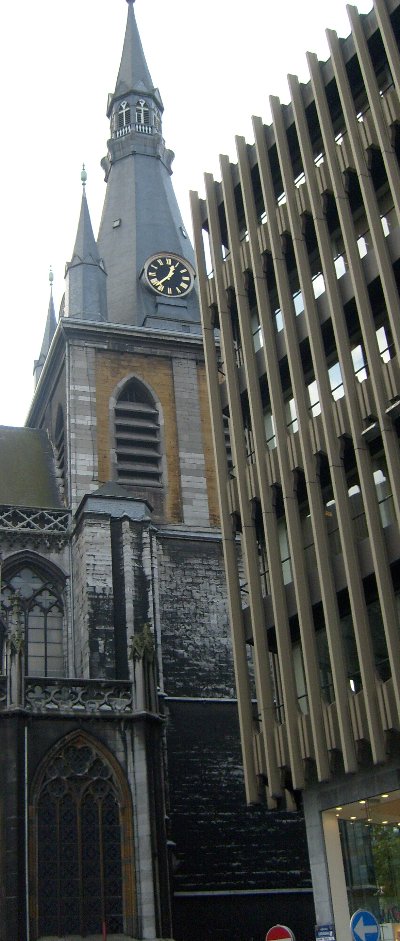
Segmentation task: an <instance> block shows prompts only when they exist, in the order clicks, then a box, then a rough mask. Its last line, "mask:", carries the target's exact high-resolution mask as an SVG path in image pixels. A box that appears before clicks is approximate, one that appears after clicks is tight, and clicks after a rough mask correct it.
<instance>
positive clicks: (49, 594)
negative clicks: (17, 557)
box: [0, 565, 64, 676]
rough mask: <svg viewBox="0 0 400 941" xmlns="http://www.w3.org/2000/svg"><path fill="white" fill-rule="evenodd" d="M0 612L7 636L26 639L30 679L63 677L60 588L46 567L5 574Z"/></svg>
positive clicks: (27, 665) (19, 568) (27, 668)
mask: <svg viewBox="0 0 400 941" xmlns="http://www.w3.org/2000/svg"><path fill="white" fill-rule="evenodd" d="M0 612H1V615H2V619H3V621H4V624H5V630H6V634H7V635H11V634H15V633H20V634H22V637H23V639H24V650H25V672H26V673H27V675H28V676H64V651H63V602H62V591H61V586H60V585H59V584H57V583H56V581H55V579H54V578H53V577H52V576H50V575H48V574H47V573H46V571H45V569H44V568H43V569H42V568H41V567H40V568H39V567H38V568H35V567H34V566H33V565H32V566H31V565H21V567H18V568H13V569H12V570H11V571H10V572H9V573H8V572H7V569H5V571H3V575H2V584H1V593H0Z"/></svg>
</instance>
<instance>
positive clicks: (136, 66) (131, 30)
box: [112, 0, 160, 100]
mask: <svg viewBox="0 0 400 941" xmlns="http://www.w3.org/2000/svg"><path fill="white" fill-rule="evenodd" d="M128 3H129V7H128V19H127V24H126V31H125V39H124V46H123V50H122V56H121V64H120V67H119V72H118V78H117V84H116V86H115V92H114V95H113V96H112V97H113V98H118V97H120V96H121V95H126V94H128V93H129V92H138V93H140V92H144V93H145V94H149V93H150V94H151V95H153V96H155V97H158V100H160V99H159V92H158V89H155V88H154V86H153V82H152V79H151V75H150V72H149V69H148V65H147V62H146V58H145V54H144V52H143V46H142V42H141V39H140V35H139V30H138V28H137V24H136V18H135V11H134V9H133V2H132V0H128Z"/></svg>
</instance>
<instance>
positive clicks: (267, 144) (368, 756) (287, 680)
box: [192, 0, 400, 941]
mask: <svg viewBox="0 0 400 941" xmlns="http://www.w3.org/2000/svg"><path fill="white" fill-rule="evenodd" d="M348 12H349V18H350V25H351V34H350V35H349V36H348V38H346V39H339V38H338V36H337V35H336V34H335V33H334V32H332V31H328V33H327V37H328V42H329V47H330V57H329V59H328V61H326V62H319V61H318V60H317V58H316V56H315V55H309V56H308V65H309V72H310V81H309V82H308V84H300V83H299V81H298V79H297V78H296V77H295V76H292V75H291V76H289V84H290V93H291V101H290V104H288V105H281V104H280V102H279V100H278V99H277V98H274V97H272V98H271V99H270V105H271V111H272V118H273V122H272V124H271V125H270V126H264V125H263V123H262V121H261V120H260V119H259V118H254V125H253V126H254V136H255V143H254V144H251V145H250V144H246V142H245V140H244V139H242V138H238V139H237V163H235V164H231V163H230V162H229V160H228V158H227V157H224V156H223V157H221V163H220V167H221V182H215V181H214V179H213V178H212V177H211V176H210V175H207V176H206V178H205V187H206V197H205V199H199V198H198V196H197V194H192V212H193V219H194V226H195V249H196V256H197V265H198V273H199V283H200V294H201V308H202V322H203V332H204V343H205V354H206V364H207V374H208V388H209V398H210V403H211V413H212V426H213V436H214V449H215V457H216V462H217V471H218V481H219V500H220V510H221V518H222V529H223V540H224V553H225V567H226V574H227V580H228V585H229V603H230V617H231V625H232V632H233V640H234V650H235V667H236V682H237V690H238V697H239V704H240V723H241V739H242V749H243V758H244V768H245V776H246V783H247V795H248V799H249V801H252V800H254V799H255V798H256V795H257V789H258V787H259V782H260V780H262V781H263V782H264V787H265V795H266V799H267V801H268V803H269V806H270V807H273V806H275V805H276V802H277V801H278V802H279V801H280V800H281V796H282V794H283V793H284V792H285V790H286V791H289V792H290V793H292V794H297V793H300V792H302V795H303V802H304V808H305V816H306V826H307V833H308V845H309V852H310V859H311V869H312V879H313V887H314V896H315V906H316V922H317V924H318V925H319V926H322V925H332V924H334V925H335V928H336V937H337V938H338V939H339V941H348V939H349V937H350V930H349V920H350V915H351V914H352V912H354V911H355V910H356V909H358V908H362V909H363V908H366V909H368V910H371V911H373V912H374V913H375V915H376V917H377V919H378V920H379V921H380V923H381V924H383V925H385V928H384V932H386V933H385V934H384V937H385V938H386V937H388V938H389V937H390V938H393V937H396V938H397V934H396V930H397V928H395V927H394V923H397V922H400V866H399V860H400V752H399V732H400V644H399V611H400V531H399V522H400V450H399V431H400V367H399V362H400V316H399V314H400V305H399V276H400V227H399V223H400V170H399V158H400V99H399V93H400V56H399V49H398V46H399V41H400V4H399V3H398V0H375V2H374V7H373V10H372V11H371V12H370V13H369V14H368V15H362V16H359V15H358V13H357V10H356V9H355V7H352V6H350V7H349V8H348ZM288 66H290V63H288ZM227 442H228V443H229V447H228V448H227ZM238 544H239V545H240V549H241V558H242V560H243V564H244V572H243V573H242V572H241V571H240V568H239V565H238V553H237V547H238ZM250 652H251V654H252V660H253V665H254V677H255V690H256V700H257V708H256V709H255V710H254V704H253V701H252V696H253V690H252V678H251V676H250V675H249V653H250Z"/></svg>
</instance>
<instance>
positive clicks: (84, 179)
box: [81, 163, 87, 192]
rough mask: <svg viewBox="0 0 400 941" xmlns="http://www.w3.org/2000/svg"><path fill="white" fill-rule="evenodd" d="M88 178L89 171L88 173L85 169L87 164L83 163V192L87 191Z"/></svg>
mask: <svg viewBox="0 0 400 941" xmlns="http://www.w3.org/2000/svg"><path fill="white" fill-rule="evenodd" d="M86 180H87V173H86V170H85V164H84V163H83V164H82V170H81V183H82V186H83V192H85V186H86Z"/></svg>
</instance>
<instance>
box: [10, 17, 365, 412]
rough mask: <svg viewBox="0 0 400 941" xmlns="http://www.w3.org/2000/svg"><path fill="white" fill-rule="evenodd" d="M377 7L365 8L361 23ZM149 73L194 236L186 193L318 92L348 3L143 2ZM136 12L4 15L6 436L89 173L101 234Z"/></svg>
mask: <svg viewBox="0 0 400 941" xmlns="http://www.w3.org/2000/svg"><path fill="white" fill-rule="evenodd" d="M371 5H372V2H371V0H360V2H359V3H358V4H357V6H358V10H359V11H360V13H365V12H368V10H369V9H370V8H371ZM135 13H136V18H137V22H138V25H139V29H140V33H141V37H142V43H143V46H144V50H145V54H146V58H147V62H148V65H149V69H150V72H151V75H152V79H153V82H154V84H155V85H157V86H158V87H159V89H160V92H161V96H162V99H163V103H164V108H165V111H164V120H163V132H164V137H165V141H166V144H167V146H168V147H170V148H171V149H172V150H173V151H174V152H175V154H176V159H175V162H174V176H173V180H174V185H175V190H176V193H177V196H178V200H179V203H180V206H181V210H182V213H183V217H184V220H185V223H186V225H187V227H188V228H189V231H190V214H189V201H188V191H189V189H195V190H198V191H199V192H200V193H203V174H204V172H205V171H208V172H209V171H211V172H212V173H214V175H215V176H216V177H219V170H218V155H219V154H220V153H227V154H229V155H230V157H231V158H232V159H234V158H235V148H234V137H235V134H244V135H245V136H246V138H247V140H248V141H252V132H251V120H250V118H251V115H252V114H256V115H261V117H262V118H263V119H264V120H265V121H266V122H268V121H269V120H270V115H269V107H268V97H269V95H278V96H279V97H280V98H281V101H282V102H286V101H288V99H289V95H288V90H287V81H286V75H287V73H289V72H291V73H295V74H297V75H299V77H300V79H301V80H302V81H307V80H308V76H307V66H306V60H305V53H306V51H308V50H310V51H312V52H316V53H317V54H318V55H319V57H320V58H321V59H325V58H327V55H328V50H327V45H326V40H325V28H326V27H329V28H331V29H335V30H336V31H337V32H338V33H339V35H342V36H346V35H348V33H349V26H348V19H347V14H346V5H345V2H344V0H302V2H301V3H299V2H298V0H285V2H283V0H281V2H274V3H270V2H268V0H243V2H240V0H169V2H168V3H166V2H165V0H137V2H136V4H135ZM126 15H127V4H126V2H125V0H68V2H64V3H63V2H58V3H54V0H36V2H35V3H33V2H32V0H18V2H10V3H3V4H2V5H1V8H0V79H1V88H2V102H3V104H2V106H3V120H2V140H1V145H2V146H1V153H2V165H1V174H0V205H1V221H2V224H1V228H2V238H1V244H0V258H1V276H0V424H4V425H7V424H8V425H19V424H23V423H24V421H25V417H26V414H27V411H28V407H29V403H30V400H31V397H32V393H33V377H32V369H33V361H34V359H35V358H37V357H38V355H39V351H40V346H41V339H42V335H43V330H44V325H45V320H46V315H47V309H48V303H49V282H48V272H49V267H50V265H52V268H53V272H54V288H53V290H54V301H55V307H56V312H57V315H58V310H59V306H60V302H61V298H62V295H63V292H64V267H65V262H66V261H67V260H69V259H70V258H71V254H72V250H73V246H74V241H75V234H76V227H77V222H78V217H79V209H80V199H81V183H80V171H81V166H82V162H85V165H86V169H87V173H88V182H87V190H86V192H87V198H88V204H89V209H90V213H91V217H92V223H93V228H94V232H95V234H96V233H97V229H98V225H99V221H100V213H101V208H102V203H103V199H104V193H105V183H104V180H103V172H102V170H101V168H100V159H101V157H102V156H103V155H104V154H105V153H106V149H107V148H106V142H107V138H108V136H109V124H108V120H107V118H106V113H105V112H106V103H107V94H108V92H110V91H113V90H114V88H115V82H116V78H117V73H118V67H119V62H120V57H121V52H122V44H123V38H124V33H125V24H126Z"/></svg>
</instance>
